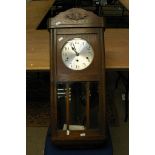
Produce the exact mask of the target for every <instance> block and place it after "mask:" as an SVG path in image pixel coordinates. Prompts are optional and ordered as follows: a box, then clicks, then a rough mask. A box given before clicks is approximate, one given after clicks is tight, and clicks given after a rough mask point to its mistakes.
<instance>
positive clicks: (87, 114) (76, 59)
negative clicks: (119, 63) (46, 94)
mask: <svg viewBox="0 0 155 155" xmlns="http://www.w3.org/2000/svg"><path fill="white" fill-rule="evenodd" d="M49 32H50V43H51V51H50V62H51V70H50V71H51V127H52V136H51V140H52V142H53V143H54V144H56V145H59V146H63V147H87V146H96V145H102V144H103V143H104V141H105V139H106V116H105V80H104V78H105V65H104V63H105V59H104V21H103V17H98V16H97V15H95V14H94V13H92V12H90V11H86V10H83V9H80V8H72V9H69V10H67V11H65V12H61V13H60V14H58V15H57V16H55V17H53V18H50V20H49Z"/></svg>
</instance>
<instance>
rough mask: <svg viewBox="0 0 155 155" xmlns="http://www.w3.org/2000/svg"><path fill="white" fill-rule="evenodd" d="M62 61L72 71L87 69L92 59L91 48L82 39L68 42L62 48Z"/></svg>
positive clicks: (92, 52)
mask: <svg viewBox="0 0 155 155" xmlns="http://www.w3.org/2000/svg"><path fill="white" fill-rule="evenodd" d="M61 54H62V61H63V63H64V64H65V66H66V67H68V68H69V69H72V70H83V69H85V68H87V67H88V66H89V65H90V64H91V63H92V61H93V59H94V51H93V48H92V46H91V45H90V44H89V43H88V42H87V41H86V40H84V39H82V38H74V39H72V40H69V41H68V42H67V43H66V44H65V45H64V46H63V48H62V53H61Z"/></svg>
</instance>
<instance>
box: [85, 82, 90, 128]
mask: <svg viewBox="0 0 155 155" xmlns="http://www.w3.org/2000/svg"><path fill="white" fill-rule="evenodd" d="M89 97H90V82H86V128H87V129H88V128H89V125H90V98H89Z"/></svg>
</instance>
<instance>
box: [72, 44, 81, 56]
mask: <svg viewBox="0 0 155 155" xmlns="http://www.w3.org/2000/svg"><path fill="white" fill-rule="evenodd" d="M71 48H72V50H73V51H74V52H75V54H76V56H79V53H78V52H77V51H76V48H75V45H74V44H73V46H71Z"/></svg>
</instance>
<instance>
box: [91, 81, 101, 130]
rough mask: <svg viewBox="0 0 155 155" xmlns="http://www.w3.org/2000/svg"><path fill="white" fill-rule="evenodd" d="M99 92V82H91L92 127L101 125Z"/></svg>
mask: <svg viewBox="0 0 155 155" xmlns="http://www.w3.org/2000/svg"><path fill="white" fill-rule="evenodd" d="M98 114H99V93H98V82H90V128H92V129H96V128H98V127H99V122H98V121H99V118H98Z"/></svg>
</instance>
